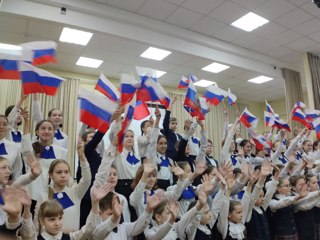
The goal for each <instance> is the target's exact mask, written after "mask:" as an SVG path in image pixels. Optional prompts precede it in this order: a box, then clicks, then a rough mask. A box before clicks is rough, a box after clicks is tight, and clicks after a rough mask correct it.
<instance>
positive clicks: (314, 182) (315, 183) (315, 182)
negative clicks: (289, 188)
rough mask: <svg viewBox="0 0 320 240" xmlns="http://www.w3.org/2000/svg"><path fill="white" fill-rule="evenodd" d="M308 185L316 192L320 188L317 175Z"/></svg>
mask: <svg viewBox="0 0 320 240" xmlns="http://www.w3.org/2000/svg"><path fill="white" fill-rule="evenodd" d="M308 187H309V189H310V191H311V192H315V191H318V190H319V184H318V179H317V177H316V176H314V177H312V178H311V179H310V180H309V182H308Z"/></svg>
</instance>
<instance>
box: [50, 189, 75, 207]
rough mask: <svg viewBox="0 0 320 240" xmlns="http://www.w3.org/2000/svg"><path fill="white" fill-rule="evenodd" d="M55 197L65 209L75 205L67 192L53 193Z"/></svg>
mask: <svg viewBox="0 0 320 240" xmlns="http://www.w3.org/2000/svg"><path fill="white" fill-rule="evenodd" d="M53 199H56V200H57V201H58V202H59V203H60V204H61V205H62V207H63V209H66V208H68V207H72V206H73V205H74V203H73V202H72V200H71V199H70V198H69V196H68V194H67V193H65V192H59V193H55V194H53Z"/></svg>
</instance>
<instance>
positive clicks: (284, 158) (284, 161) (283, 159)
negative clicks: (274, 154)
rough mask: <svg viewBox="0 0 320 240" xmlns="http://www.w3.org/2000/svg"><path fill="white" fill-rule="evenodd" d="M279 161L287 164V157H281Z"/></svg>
mask: <svg viewBox="0 0 320 240" xmlns="http://www.w3.org/2000/svg"><path fill="white" fill-rule="evenodd" d="M279 160H280V161H281V162H282V164H286V162H287V160H286V157H285V156H284V155H281V156H280V157H279Z"/></svg>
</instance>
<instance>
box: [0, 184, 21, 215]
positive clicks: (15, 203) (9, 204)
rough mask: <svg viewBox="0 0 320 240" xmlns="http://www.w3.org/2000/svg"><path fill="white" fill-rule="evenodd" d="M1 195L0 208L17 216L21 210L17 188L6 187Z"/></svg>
mask: <svg viewBox="0 0 320 240" xmlns="http://www.w3.org/2000/svg"><path fill="white" fill-rule="evenodd" d="M2 196H3V200H4V205H2V206H0V209H2V210H4V211H6V212H7V213H8V215H9V216H11V217H14V218H17V217H19V215H20V213H21V210H22V205H21V202H20V199H19V191H18V189H15V188H11V187H7V188H6V189H5V190H4V191H3V192H2Z"/></svg>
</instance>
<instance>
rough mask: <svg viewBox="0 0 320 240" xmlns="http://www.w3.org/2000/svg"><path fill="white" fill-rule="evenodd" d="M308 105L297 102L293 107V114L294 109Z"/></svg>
mask: <svg viewBox="0 0 320 240" xmlns="http://www.w3.org/2000/svg"><path fill="white" fill-rule="evenodd" d="M305 107H306V105H305V104H304V103H303V102H299V101H298V102H296V103H295V104H294V106H293V108H292V111H291V113H292V114H293V113H294V111H295V110H296V109H298V108H299V109H302V108H305Z"/></svg>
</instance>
